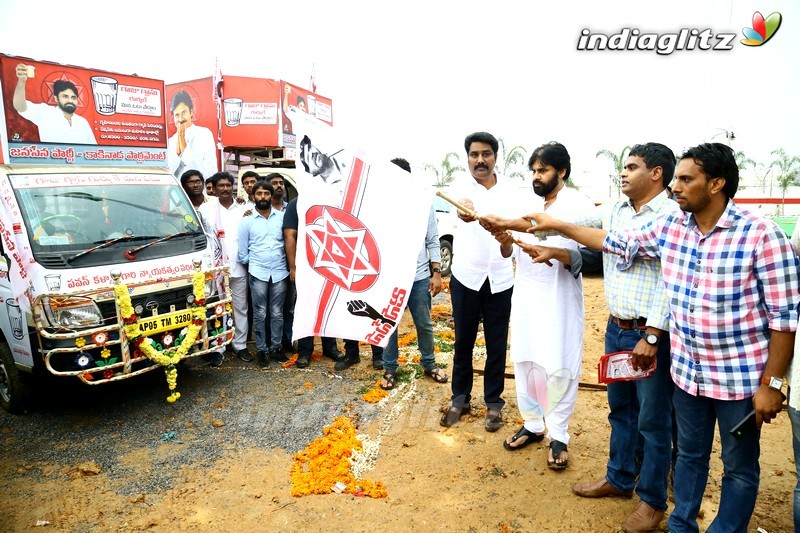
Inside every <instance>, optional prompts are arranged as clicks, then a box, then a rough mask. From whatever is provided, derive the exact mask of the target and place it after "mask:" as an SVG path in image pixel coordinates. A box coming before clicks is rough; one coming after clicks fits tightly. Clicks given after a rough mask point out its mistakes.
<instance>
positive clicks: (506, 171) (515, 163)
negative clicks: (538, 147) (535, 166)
mask: <svg viewBox="0 0 800 533" xmlns="http://www.w3.org/2000/svg"><path fill="white" fill-rule="evenodd" d="M497 143H498V144H499V145H500V146H499V150H498V153H497V161H496V162H495V171H497V173H498V174H501V175H503V176H506V177H509V178H520V179H523V180H524V179H525V172H524V171H523V170H520V168H519V165H524V164H525V156H526V155H527V153H528V151H527V150H525V148H524V147H522V146H515V147H513V148H512V149H510V150H506V143H505V142H504V141H503V139H502V138H498V139H497ZM514 167H517V168H516V169H515V168H514Z"/></svg>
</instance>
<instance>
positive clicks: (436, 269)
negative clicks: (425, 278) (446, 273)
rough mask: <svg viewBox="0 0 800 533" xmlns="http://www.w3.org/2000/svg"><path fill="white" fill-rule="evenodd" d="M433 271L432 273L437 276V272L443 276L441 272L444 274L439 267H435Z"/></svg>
mask: <svg viewBox="0 0 800 533" xmlns="http://www.w3.org/2000/svg"><path fill="white" fill-rule="evenodd" d="M431 271H432V272H433V273H434V274H435V273H437V272H439V273H440V274H441V272H442V269H441V268H439V267H433V268H432V269H431Z"/></svg>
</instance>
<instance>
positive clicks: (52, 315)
mask: <svg viewBox="0 0 800 533" xmlns="http://www.w3.org/2000/svg"><path fill="white" fill-rule="evenodd" d="M42 309H43V310H44V316H45V318H46V319H47V322H48V326H50V327H52V328H85V327H92V326H99V325H101V324H102V323H103V317H102V315H101V314H100V309H99V308H98V307H97V304H96V303H94V300H92V299H91V298H83V297H80V296H70V297H68V298H61V297H45V298H42Z"/></svg>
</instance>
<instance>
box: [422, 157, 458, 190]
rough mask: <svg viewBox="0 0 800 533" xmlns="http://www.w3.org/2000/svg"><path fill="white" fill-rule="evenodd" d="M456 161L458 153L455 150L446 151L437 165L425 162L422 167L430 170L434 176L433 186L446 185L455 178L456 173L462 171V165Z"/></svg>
mask: <svg viewBox="0 0 800 533" xmlns="http://www.w3.org/2000/svg"><path fill="white" fill-rule="evenodd" d="M458 163H459V161H458V154H457V153H456V152H448V153H447V154H446V155H445V156H444V159H442V162H441V163H439V164H438V165H432V164H430V163H425V165H424V166H423V168H424V169H425V170H430V171H431V172H433V174H434V175H435V176H436V181H435V182H434V187H446V186H447V185H449V184H450V183H451V182H452V181H453V180H454V179H455V178H456V174H457V173H459V172H464V170H465V169H464V167H462V166H461V165H459V164H458Z"/></svg>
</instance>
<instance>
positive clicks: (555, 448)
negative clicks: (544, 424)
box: [547, 440, 569, 470]
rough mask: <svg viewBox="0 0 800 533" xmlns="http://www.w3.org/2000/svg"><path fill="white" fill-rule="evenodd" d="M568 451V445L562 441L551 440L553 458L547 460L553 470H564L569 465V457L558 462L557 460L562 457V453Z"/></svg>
mask: <svg viewBox="0 0 800 533" xmlns="http://www.w3.org/2000/svg"><path fill="white" fill-rule="evenodd" d="M566 451H567V445H566V444H564V443H563V442H561V441H557V440H551V441H550V452H551V453H552V454H553V460H552V461H551V460H550V459H548V460H547V466H548V467H549V468H552V469H553V470H564V469H565V468H567V466H569V457H567V459H566V460H564V461H561V462H560V463H557V462H556V461H557V460H558V459H560V458H561V453H562V452H566Z"/></svg>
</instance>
